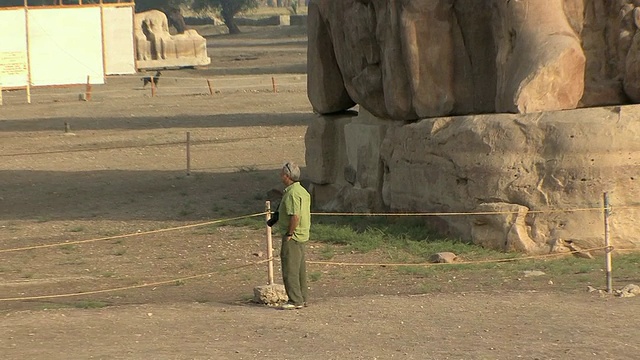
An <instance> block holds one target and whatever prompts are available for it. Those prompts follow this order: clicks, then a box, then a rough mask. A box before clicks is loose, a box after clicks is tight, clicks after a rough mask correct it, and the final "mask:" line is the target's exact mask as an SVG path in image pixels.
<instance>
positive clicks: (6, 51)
mask: <svg viewBox="0 0 640 360" xmlns="http://www.w3.org/2000/svg"><path fill="white" fill-rule="evenodd" d="M25 23H26V18H25V11H24V10H23V9H17V10H6V11H0V24H2V27H3V28H5V29H11V31H10V32H8V33H6V34H2V35H4V36H2V37H1V38H0V86H2V87H5V88H6V87H20V86H25V85H26V84H27V82H28V81H29V73H28V66H27V35H26V34H27V28H26V25H25Z"/></svg>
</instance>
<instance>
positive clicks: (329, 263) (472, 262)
mask: <svg viewBox="0 0 640 360" xmlns="http://www.w3.org/2000/svg"><path fill="white" fill-rule="evenodd" d="M610 248H611V249H613V247H610ZM605 249H607V247H606V246H601V247H597V248H591V249H584V250H573V251H569V252H564V253H551V254H542V255H531V256H523V257H514V258H507V259H492V260H476V261H462V262H453V263H413V264H406V263H405V264H401V263H346V262H331V261H307V263H308V264H315V265H334V266H382V267H385V266H391V267H396V266H425V267H426V266H440V265H475V264H489V263H502V262H512V261H519V260H531V259H543V258H548V257H558V256H565V255H570V254H575V253H585V252H590V251H596V250H605Z"/></svg>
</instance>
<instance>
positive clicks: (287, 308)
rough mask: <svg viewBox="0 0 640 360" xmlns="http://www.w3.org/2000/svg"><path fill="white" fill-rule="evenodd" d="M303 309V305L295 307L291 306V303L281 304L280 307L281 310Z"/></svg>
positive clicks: (294, 305)
mask: <svg viewBox="0 0 640 360" xmlns="http://www.w3.org/2000/svg"><path fill="white" fill-rule="evenodd" d="M303 307H304V305H296V304H292V303H286V304H283V305H282V306H280V309H281V310H298V309H302V308H303Z"/></svg>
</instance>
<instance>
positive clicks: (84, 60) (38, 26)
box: [28, 7, 104, 86]
mask: <svg viewBox="0 0 640 360" xmlns="http://www.w3.org/2000/svg"><path fill="white" fill-rule="evenodd" d="M28 13H29V58H30V60H31V83H32V85H35V86H42V85H59V84H83V83H86V82H87V76H89V77H90V79H91V83H92V84H103V83H104V69H103V63H102V28H101V25H100V24H101V19H100V8H99V7H88V8H53V9H52V8H50V9H37V8H30V9H29V11H28Z"/></svg>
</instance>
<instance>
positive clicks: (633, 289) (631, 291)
mask: <svg viewBox="0 0 640 360" xmlns="http://www.w3.org/2000/svg"><path fill="white" fill-rule="evenodd" d="M616 295H618V296H619V297H634V296H637V295H640V286H638V285H634V284H629V285H627V286H625V287H623V288H622V290H617V291H616Z"/></svg>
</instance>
